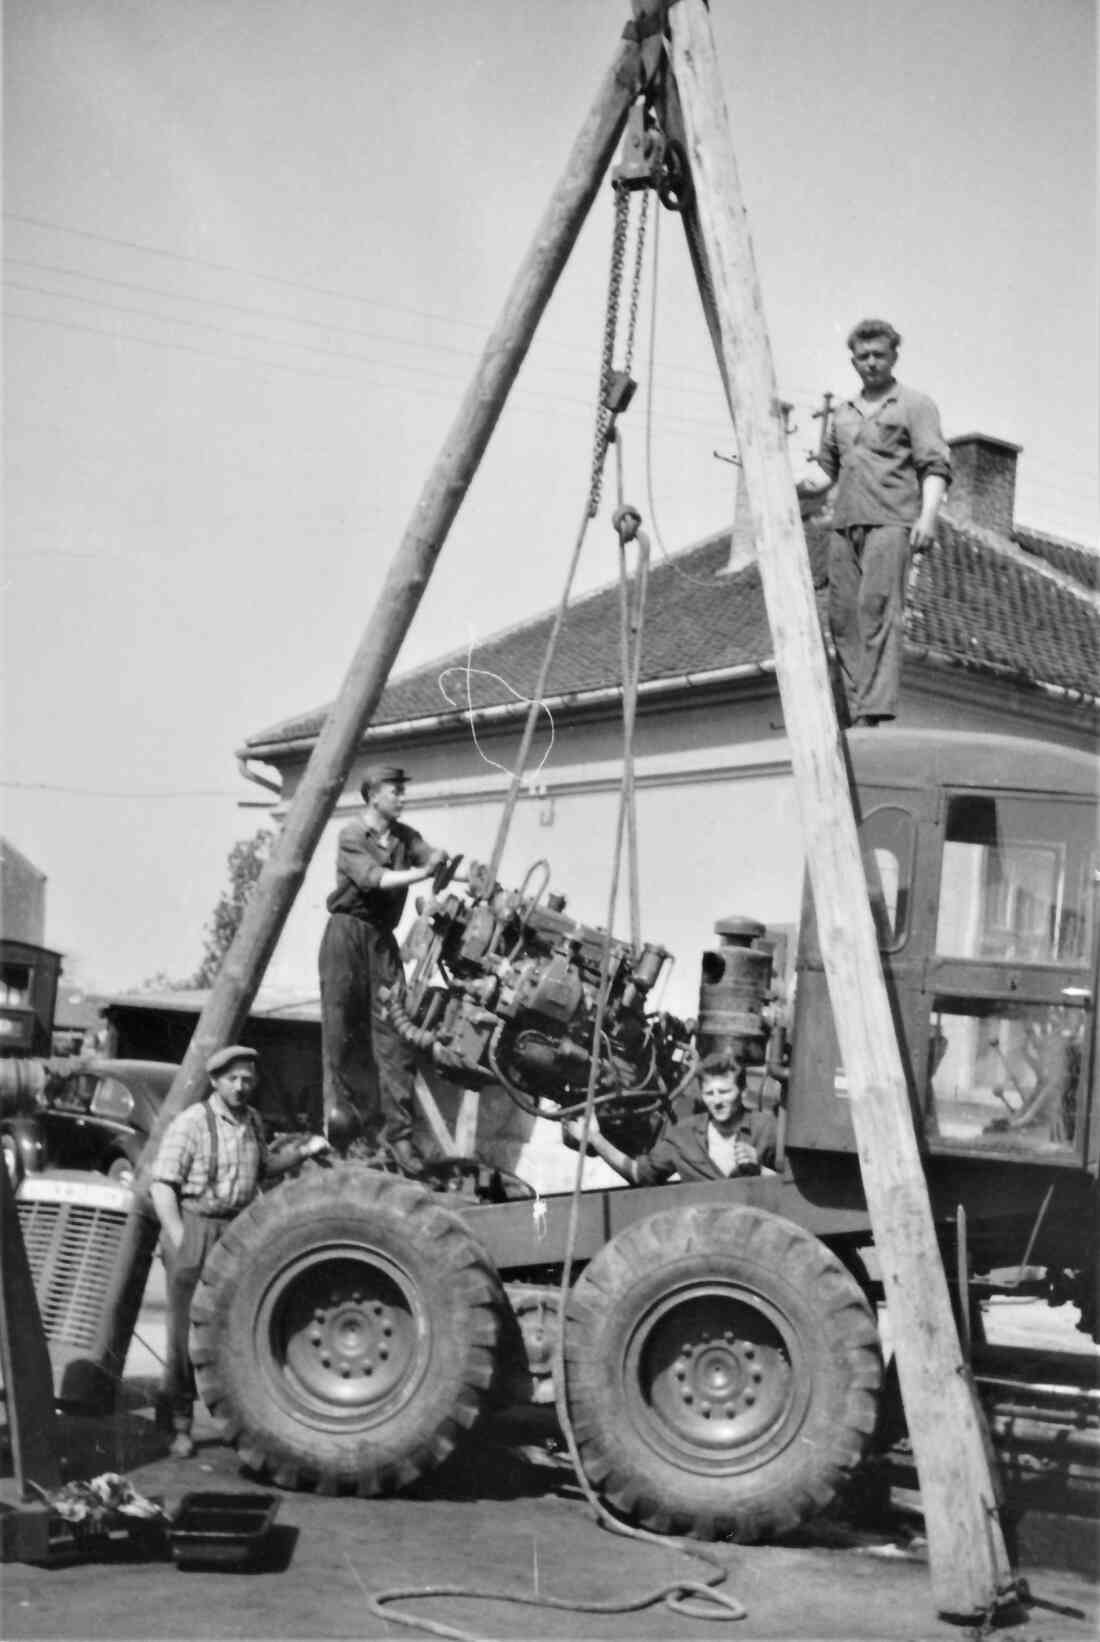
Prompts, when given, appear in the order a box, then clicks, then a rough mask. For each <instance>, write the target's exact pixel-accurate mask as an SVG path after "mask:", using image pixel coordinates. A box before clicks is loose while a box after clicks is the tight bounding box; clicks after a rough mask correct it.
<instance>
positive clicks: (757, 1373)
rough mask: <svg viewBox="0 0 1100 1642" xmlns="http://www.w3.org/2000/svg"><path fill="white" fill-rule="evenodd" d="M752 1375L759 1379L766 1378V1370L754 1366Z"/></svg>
mask: <svg viewBox="0 0 1100 1642" xmlns="http://www.w3.org/2000/svg"><path fill="white" fill-rule="evenodd" d="M752 1377H753V1379H754V1380H757V1381H759V1380H762V1379H763V1378H764V1370H763V1369H762V1368H754V1369H753V1371H752Z"/></svg>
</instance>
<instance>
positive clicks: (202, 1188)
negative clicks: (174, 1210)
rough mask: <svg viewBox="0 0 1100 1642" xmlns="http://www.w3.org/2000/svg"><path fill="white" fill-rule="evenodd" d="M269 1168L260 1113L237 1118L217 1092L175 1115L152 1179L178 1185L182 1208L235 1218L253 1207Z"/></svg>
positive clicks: (250, 1113) (244, 1113) (248, 1113)
mask: <svg viewBox="0 0 1100 1642" xmlns="http://www.w3.org/2000/svg"><path fill="white" fill-rule="evenodd" d="M208 1107H209V1110H210V1112H211V1113H212V1115H213V1118H214V1123H215V1126H216V1128H217V1134H218V1175H217V1179H216V1180H213V1179H211V1173H212V1170H211V1164H212V1159H211V1156H210V1125H209V1122H208V1120H207V1116H206V1112H207V1108H208ZM266 1166H267V1146H266V1144H265V1142H264V1139H263V1123H262V1121H261V1119H260V1117H259V1114H258V1113H256V1112H254V1111H253V1110H252V1108H251V1107H247V1108H246V1109H245V1111H243V1112H242V1113H241V1114H240V1115H239V1116H237V1115H236V1114H234V1113H233V1112H231V1111H230V1110H229V1107H228V1106H227V1105H226V1104H225V1102H224V1101H223V1100H222V1098H221V1096H220V1095H218V1094H212V1095H211V1096H210V1097H209V1099H208V1100H207V1101H206V1102H203V1101H196V1102H195V1104H194V1105H193V1106H188V1107H187V1108H186V1109H185V1110H184V1111H182V1112H180V1114H179V1116H178V1117H174V1118H173V1119H172V1121H171V1123H170V1124H169V1125H168V1127H167V1129H166V1130H165V1132H164V1139H163V1140H162V1141H161V1143H160V1151H159V1152H158V1153H157V1161H156V1165H155V1167H154V1170H153V1179H154V1180H162V1181H164V1182H165V1184H166V1185H168V1186H174V1187H175V1189H176V1191H177V1193H178V1194H179V1199H180V1206H181V1208H185V1209H192V1210H194V1211H196V1212H198V1213H203V1214H210V1213H214V1214H233V1213H235V1212H236V1211H237V1210H238V1209H243V1208H244V1207H245V1205H246V1204H247V1203H251V1201H252V1199H253V1198H254V1197H255V1195H256V1188H257V1185H258V1184H259V1180H260V1176H261V1175H262V1174H263V1173H264V1170H265V1168H266Z"/></svg>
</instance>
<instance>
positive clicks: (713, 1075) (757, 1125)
mask: <svg viewBox="0 0 1100 1642" xmlns="http://www.w3.org/2000/svg"><path fill="white" fill-rule="evenodd" d="M744 1096H745V1073H744V1069H743V1067H741V1066H740V1065H738V1064H737V1062H736V1061H735V1060H733V1059H732V1058H731V1057H728V1056H723V1055H717V1056H714V1057H708V1059H707V1060H706V1061H704V1062H703V1064H702V1066H701V1067H700V1069H699V1080H698V1102H699V1105H700V1107H701V1108H702V1110H701V1111H698V1112H694V1113H692V1115H691V1116H690V1117H686V1118H681V1119H680V1120H679V1121H678V1122H671V1123H669V1124H668V1125H667V1126H666V1127H665V1128H664V1129H663V1130H662V1132H661V1133H660V1134H659V1135H658V1137H657V1139H656V1141H655V1142H654V1144H653V1146H652V1147H651V1148H650V1150H649V1151H648V1152H645V1153H643V1154H642V1156H641V1157H630V1156H628V1155H627V1153H626V1152H621V1151H620V1150H619V1148H618V1147H617V1146H613V1145H612V1144H611V1142H610V1141H609V1140H608V1139H607V1137H606V1136H605V1135H604V1134H603V1133H601V1131H600V1127H599V1124H598V1123H597V1122H596V1120H595V1117H594V1116H593V1121H592V1125H591V1128H590V1129H589V1134H588V1143H589V1145H590V1147H591V1148H592V1150H593V1151H594V1152H595V1153H596V1155H597V1156H598V1157H602V1158H603V1160H604V1162H605V1163H607V1164H608V1165H609V1166H610V1167H611V1168H612V1169H614V1170H615V1173H616V1174H619V1175H622V1177H623V1179H624V1180H629V1182H630V1184H631V1185H632V1186H655V1185H657V1184H659V1183H660V1182H661V1181H663V1180H670V1179H671V1178H672V1176H673V1175H676V1176H677V1178H678V1179H680V1180H728V1179H731V1178H732V1177H733V1176H734V1175H743V1174H759V1173H760V1171H761V1169H770V1168H772V1167H773V1166H774V1163H775V1148H776V1123H775V1118H774V1117H773V1116H772V1114H771V1113H770V1112H755V1111H752V1110H750V1109H749V1107H747V1106H746V1105H745V1098H744ZM582 1128H583V1124H582V1121H581V1119H579V1118H576V1119H574V1120H573V1121H572V1122H570V1123H568V1124H567V1125H566V1132H567V1134H568V1135H569V1137H570V1139H571V1140H574V1141H576V1142H578V1143H579V1142H580V1138H581V1132H582Z"/></svg>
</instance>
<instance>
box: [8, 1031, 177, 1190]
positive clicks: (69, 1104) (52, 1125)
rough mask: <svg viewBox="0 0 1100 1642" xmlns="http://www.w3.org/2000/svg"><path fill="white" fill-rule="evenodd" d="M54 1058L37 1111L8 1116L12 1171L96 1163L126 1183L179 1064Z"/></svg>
mask: <svg viewBox="0 0 1100 1642" xmlns="http://www.w3.org/2000/svg"><path fill="white" fill-rule="evenodd" d="M46 1064H47V1065H48V1064H49V1063H46ZM53 1064H54V1065H55V1066H58V1067H59V1070H58V1072H57V1073H52V1074H51V1075H50V1076H49V1078H48V1080H47V1082H46V1087H45V1089H44V1091H43V1093H42V1095H41V1096H40V1098H39V1100H38V1103H37V1109H36V1110H35V1111H34V1112H33V1114H27V1115H21V1116H19V1117H16V1118H8V1119H6V1120H5V1121H4V1124H3V1135H2V1143H3V1150H4V1157H5V1162H6V1164H7V1166H8V1169H9V1172H10V1173H11V1174H12V1176H13V1177H14V1178H19V1177H21V1176H22V1175H23V1174H25V1173H26V1174H29V1173H37V1172H39V1171H41V1170H42V1169H45V1168H50V1169H95V1170H98V1171H100V1172H101V1173H103V1174H106V1175H109V1176H110V1177H111V1178H112V1179H114V1180H117V1181H119V1182H121V1183H124V1184H125V1183H128V1182H129V1181H130V1179H131V1178H132V1177H133V1172H134V1165H135V1164H136V1162H137V1160H138V1158H139V1156H140V1155H141V1149H142V1147H143V1146H144V1145H145V1142H146V1140H147V1139H148V1137H149V1134H150V1133H151V1131H152V1128H153V1124H154V1122H155V1121H156V1117H157V1113H158V1112H159V1110H160V1108H161V1105H162V1103H163V1101H164V1098H165V1096H166V1095H167V1093H168V1090H169V1088H170V1087H171V1084H172V1078H173V1076H174V1075H175V1072H176V1067H175V1065H174V1064H173V1063H172V1062H170V1061H151V1060H105V1059H94V1060H85V1061H69V1062H61V1063H57V1062H55V1063H53ZM62 1066H63V1067H64V1068H65V1070H64V1071H63V1072H62V1071H60V1067H62Z"/></svg>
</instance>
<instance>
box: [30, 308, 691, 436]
mask: <svg viewBox="0 0 1100 1642" xmlns="http://www.w3.org/2000/svg"><path fill="white" fill-rule="evenodd" d="M8 288H9V289H13V290H23V289H24V288H23V287H21V286H17V285H14V284H12V283H11V282H8ZM34 294H36V295H47V296H57V295H59V293H56V292H42V291H38V292H34ZM62 300H66V301H79V302H85V303H89V304H91V305H92V306H93V307H101V308H103V309H104V311H105V312H107V313H113V314H121V315H123V316H124V317H128V316H133V317H138V318H146V319H153V320H156V321H157V322H159V323H161V324H165V325H183V326H186V327H187V328H188V329H190V330H202V331H212V332H215V333H216V334H218V335H221V336H228V337H230V338H232V339H233V340H234V341H237V342H246V343H248V342H252V343H258V344H259V345H260V346H273V347H279V348H294V349H295V350H298V351H302V352H305V353H308V354H312V355H316V356H317V357H324V358H330V359H337V360H340V361H341V362H343V363H345V364H349V365H355V364H363V365H367V366H370V367H372V368H374V369H377V370H386V371H395V372H397V373H398V375H415V376H417V377H421V376H423V377H427V378H429V379H434V380H435V381H437V382H452V383H453V384H454V389H455V391H454V393H453V394H447V393H444V392H442V391H441V390H440V389H438V388H436V389H433V388H431V387H427V386H420V385H417V386H415V388H414V387H412V386H410V387H403V386H402V384H400V383H389V382H386V383H380V384H378V385H379V386H382V387H385V388H386V389H387V390H390V391H394V392H407V393H411V392H414V391H415V392H416V393H418V394H422V395H424V396H425V397H427V398H433V399H444V400H446V402H447V403H448V404H451V405H453V404H454V403H455V401H456V399H457V398H458V397H459V396H460V393H461V390H462V388H463V387H464V386H465V379H463V378H459V377H449V376H447V375H446V374H445V373H443V372H440V371H432V370H431V369H430V367H428V366H416V365H410V364H407V363H402V362H400V361H389V360H383V359H372V358H368V357H367V356H365V355H363V354H356V353H348V352H341V351H340V350H338V349H332V348H318V347H316V346H311V345H310V344H307V343H300V342H291V341H288V340H282V339H280V338H277V337H269V336H262V335H259V334H257V333H256V332H246V331H234V330H232V329H231V328H230V327H227V326H222V325H213V324H209V323H207V322H206V321H202V320H192V319H175V318H170V317H169V316H167V315H164V314H153V313H150V312H148V310H143V309H137V308H123V307H119V306H117V305H116V304H114V303H103V302H97V301H96V299H95V298H93V297H70V296H68V295H66V296H64V297H63V298H62ZM4 317H5V318H7V319H9V320H22V321H24V322H25V323H28V324H32V325H44V326H53V327H56V328H57V329H60V330H68V331H78V332H81V333H83V334H85V335H88V336H100V337H103V338H104V339H105V340H106V341H109V342H116V343H119V342H130V343H136V344H138V345H139V346H144V347H150V348H166V349H169V350H171V351H174V352H178V353H187V354H191V355H193V356H195V357H197V358H199V359H212V360H214V361H216V362H217V363H219V364H231V365H252V366H259V367H260V368H261V369H270V370H280V371H289V372H291V373H292V374H294V375H297V376H307V377H314V378H324V379H327V380H329V381H338V382H361V381H362V380H363V379H362V378H360V377H358V376H352V375H348V374H345V373H341V372H336V371H327V370H311V369H309V368H308V367H307V366H303V365H294V364H291V363H290V362H289V361H286V360H279V359H265V358H261V357H258V356H256V355H254V354H241V353H231V354H218V353H214V352H211V351H210V350H209V349H206V348H196V347H193V346H192V345H191V344H189V343H186V342H171V341H168V340H167V339H165V338H163V337H150V336H139V335H136V334H135V333H133V332H128V331H107V330H103V329H101V328H100V327H98V326H95V325H85V324H82V323H81V322H80V321H78V320H68V319H57V318H54V317H52V316H47V315H43V314H24V313H17V312H14V311H13V310H11V309H7V308H6V309H5V310H4ZM516 391H517V392H518V393H519V394H521V395H527V396H529V397H531V398H533V399H536V400H543V401H548V402H550V403H553V404H555V405H562V406H566V407H568V408H570V409H573V408H574V407H575V408H576V409H578V410H583V411H585V412H586V413H587V412H588V411H589V405H588V402H587V401H586V400H583V399H580V398H573V397H571V396H569V395H567V394H562V393H555V392H553V391H551V390H546V389H539V388H533V387H529V386H524V387H522V388H519V389H517V390H516ZM519 408H521V409H523V410H526V411H528V412H530V411H540V407H539V406H538V405H521V406H520V407H519ZM540 414H541V411H540ZM716 420H717V419H716ZM714 425H715V423H714V421H708V420H707V419H705V418H702V417H697V416H681V415H675V414H674V415H670V416H667V417H665V418H663V419H662V427H664V428H665V429H668V430H676V429H683V428H692V427H698V428H710V429H713V428H714Z"/></svg>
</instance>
